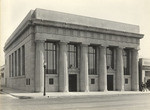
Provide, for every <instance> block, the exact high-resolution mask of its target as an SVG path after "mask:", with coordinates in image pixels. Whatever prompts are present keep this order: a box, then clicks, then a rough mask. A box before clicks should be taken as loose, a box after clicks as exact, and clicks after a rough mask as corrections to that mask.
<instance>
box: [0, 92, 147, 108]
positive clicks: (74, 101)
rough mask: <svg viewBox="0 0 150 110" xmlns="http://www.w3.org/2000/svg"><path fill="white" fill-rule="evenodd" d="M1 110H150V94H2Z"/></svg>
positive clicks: (0, 99)
mask: <svg viewBox="0 0 150 110" xmlns="http://www.w3.org/2000/svg"><path fill="white" fill-rule="evenodd" d="M0 110H150V94H138V95H134V94H132V95H110V96H108V95H106V96H77V97H75V96H71V97H59V98H50V97H49V98H37V99H18V98H16V97H13V96H10V95H9V94H0Z"/></svg>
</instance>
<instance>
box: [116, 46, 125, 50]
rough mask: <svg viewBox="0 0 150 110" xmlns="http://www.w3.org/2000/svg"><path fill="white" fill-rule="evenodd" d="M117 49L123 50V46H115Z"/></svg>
mask: <svg viewBox="0 0 150 110" xmlns="http://www.w3.org/2000/svg"><path fill="white" fill-rule="evenodd" d="M117 48H118V49H125V48H126V47H125V46H117Z"/></svg>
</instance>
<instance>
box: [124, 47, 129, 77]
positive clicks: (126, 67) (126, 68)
mask: <svg viewBox="0 0 150 110" xmlns="http://www.w3.org/2000/svg"><path fill="white" fill-rule="evenodd" d="M129 57H130V54H129V50H128V49H125V50H123V63H124V75H130V71H129V69H130V59H129Z"/></svg>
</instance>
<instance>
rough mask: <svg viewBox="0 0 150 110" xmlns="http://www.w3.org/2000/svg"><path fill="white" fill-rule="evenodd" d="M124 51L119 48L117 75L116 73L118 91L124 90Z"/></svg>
mask: <svg viewBox="0 0 150 110" xmlns="http://www.w3.org/2000/svg"><path fill="white" fill-rule="evenodd" d="M122 51H123V49H122V48H121V47H118V48H117V73H116V90H118V91H123V90H124V70H123V53H122Z"/></svg>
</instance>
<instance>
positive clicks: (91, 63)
mask: <svg viewBox="0 0 150 110" xmlns="http://www.w3.org/2000/svg"><path fill="white" fill-rule="evenodd" d="M88 68H89V74H97V71H96V47H94V46H89V47H88Z"/></svg>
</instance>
